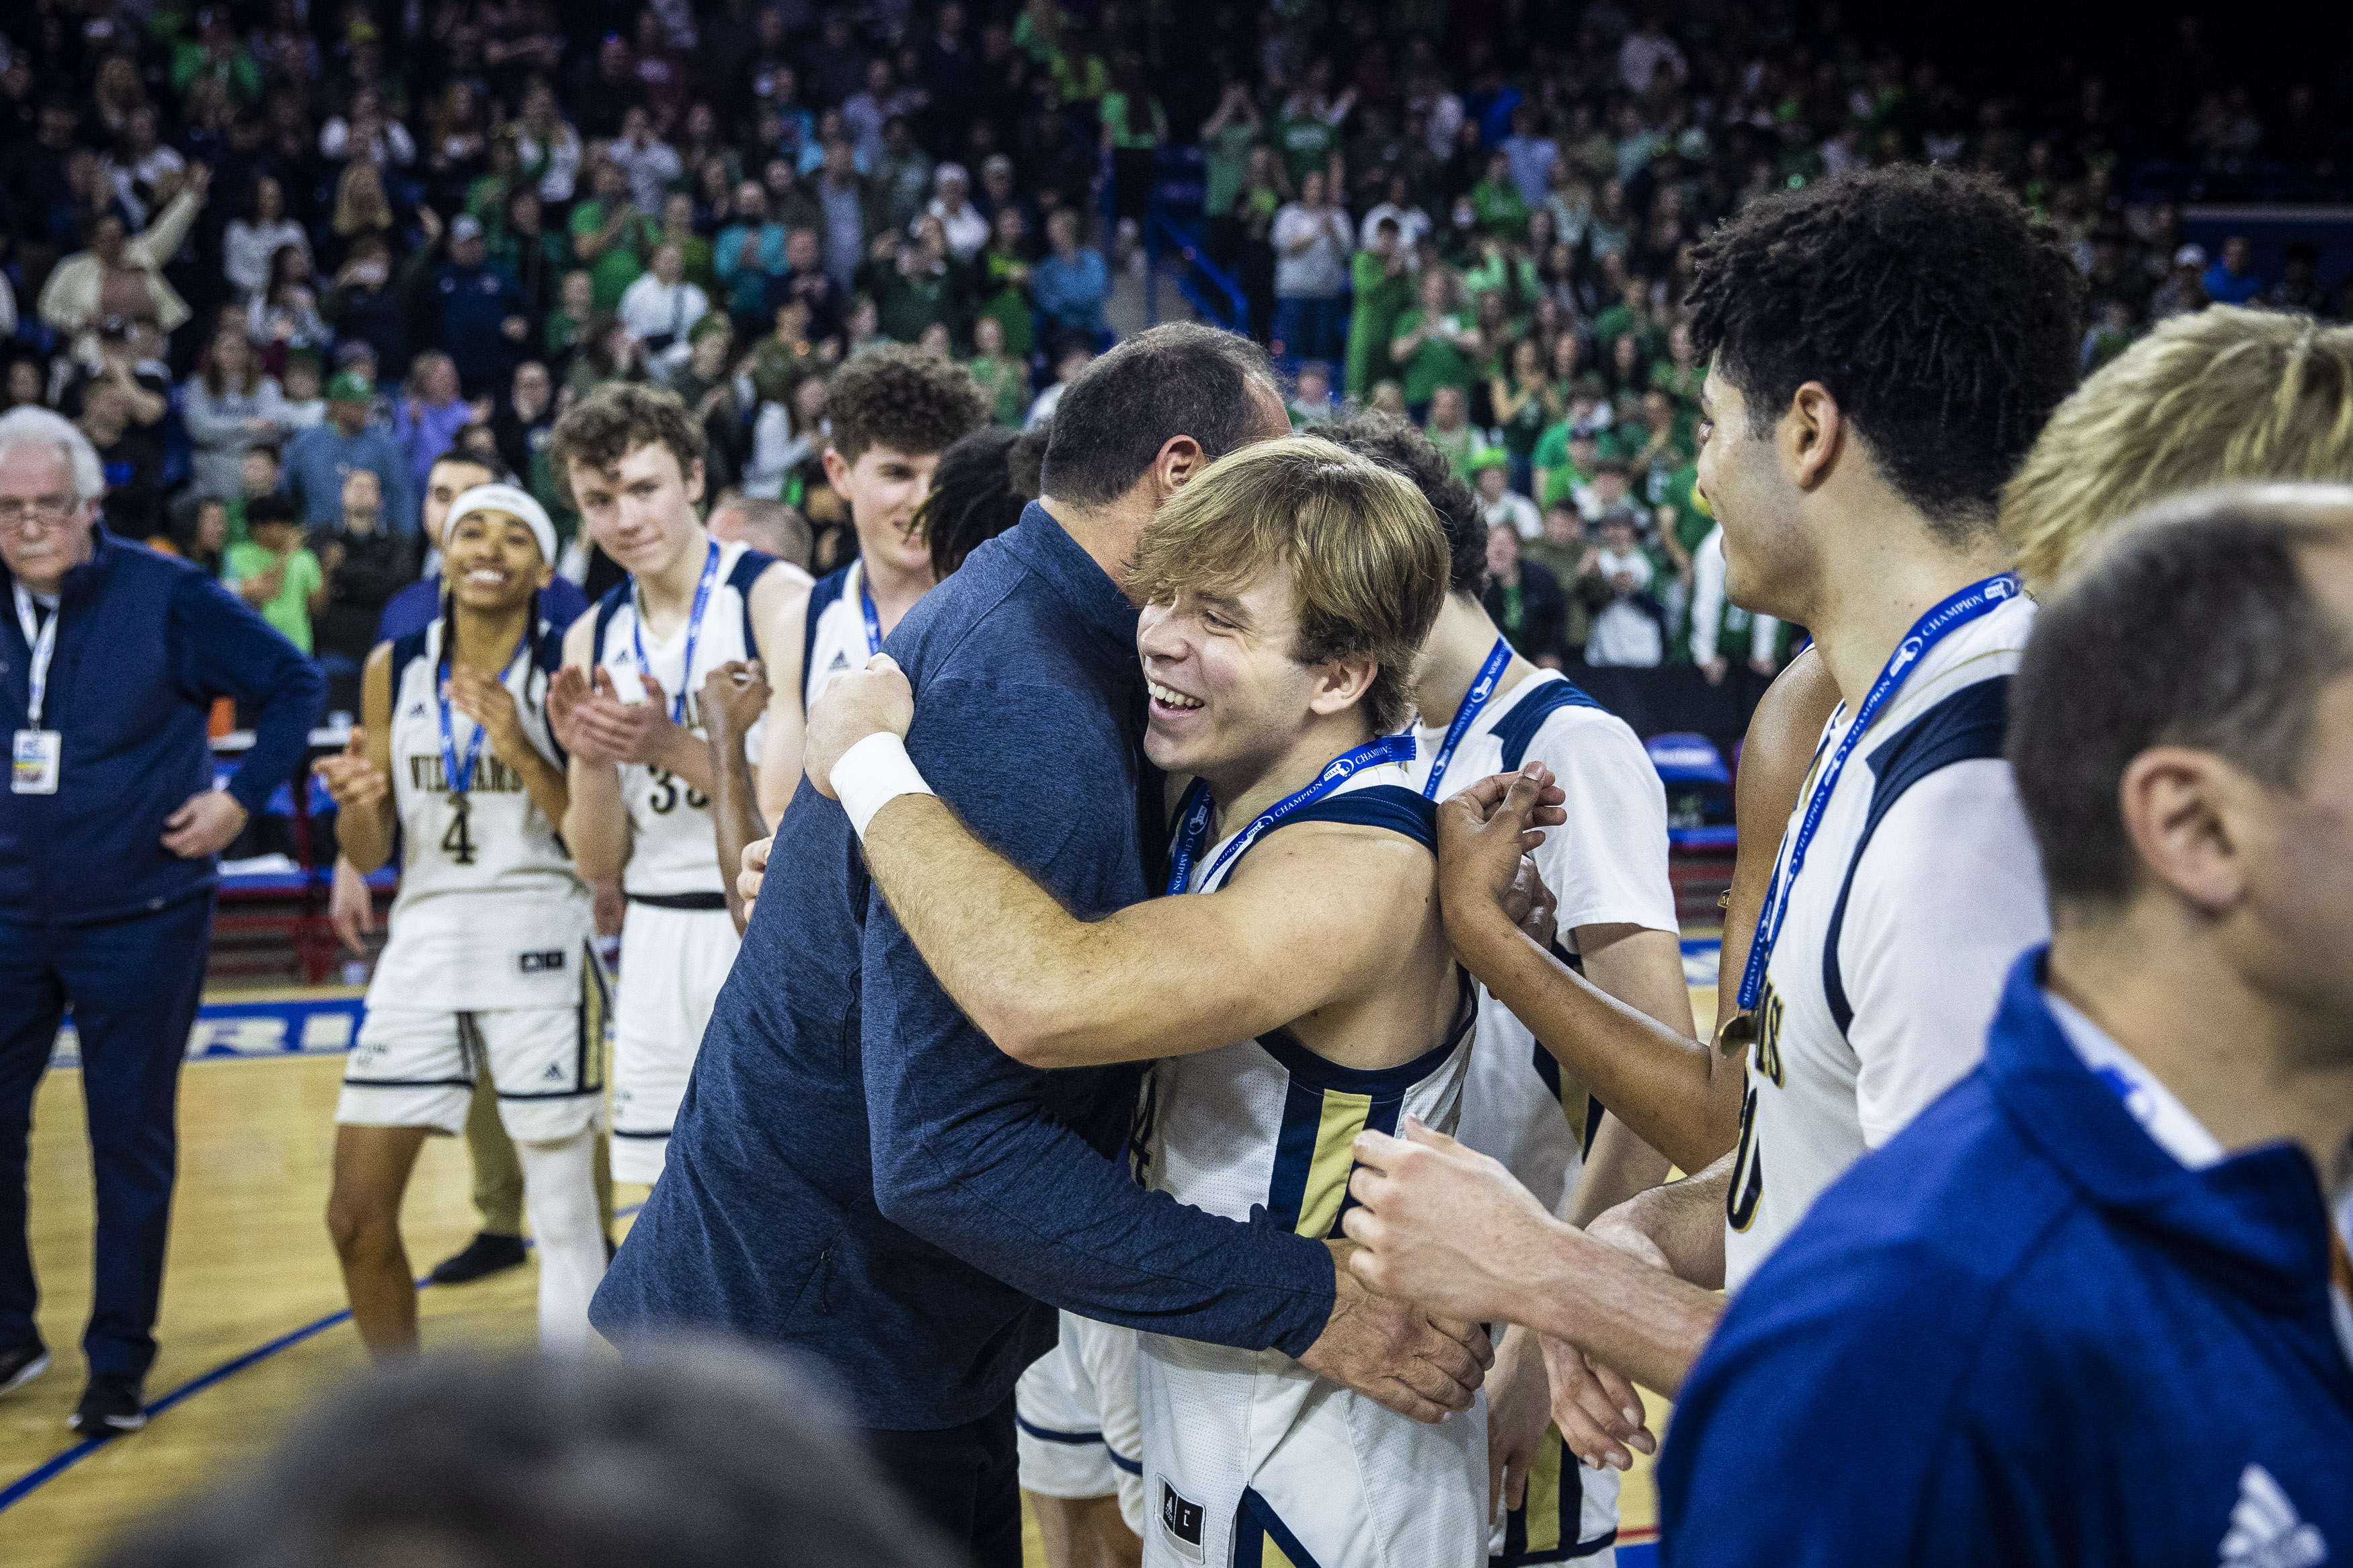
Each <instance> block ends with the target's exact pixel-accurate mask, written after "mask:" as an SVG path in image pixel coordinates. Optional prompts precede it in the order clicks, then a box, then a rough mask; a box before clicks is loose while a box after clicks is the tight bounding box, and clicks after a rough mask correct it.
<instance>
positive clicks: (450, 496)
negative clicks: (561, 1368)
mask: <svg viewBox="0 0 2353 1568" xmlns="http://www.w3.org/2000/svg"><path fill="white" fill-rule="evenodd" d="M505 478H506V475H505V474H504V473H503V472H502V471H501V468H500V467H499V464H498V461H497V459H496V458H486V457H484V456H482V455H481V454H480V453H479V452H469V451H466V450H464V449H462V448H460V447H451V448H450V449H449V450H448V451H447V452H444V453H442V454H441V456H439V457H438V458H435V459H434V460H433V467H432V468H430V469H429V470H427V473H426V476H425V489H424V492H423V495H422V498H421V500H420V501H419V503H418V507H417V511H418V522H419V525H420V526H421V527H422V529H423V531H424V535H425V542H426V547H427V549H428V550H431V551H433V552H435V553H436V554H438V553H439V552H440V551H441V550H442V548H443V545H444V543H445V540H444V539H443V537H442V536H443V533H444V532H445V531H446V530H447V529H448V523H449V507H450V503H452V502H453V501H455V500H457V499H458V498H459V496H461V495H463V494H465V493H466V491H468V490H470V489H473V488H474V487H475V486H477V485H488V484H495V483H499V482H501V481H502V480H503V479H505ZM442 608H443V605H442V587H441V574H440V572H439V570H438V567H437V569H436V570H435V571H434V572H432V573H431V574H428V575H427V576H425V577H423V578H421V579H419V580H418V581H417V582H415V583H411V584H408V586H406V587H405V588H403V589H401V590H400V592H398V593H397V594H395V595H393V596H392V597H391V598H390V599H388V600H386V601H385V606H384V611H383V613H382V614H381V615H380V616H378V617H377V619H376V631H375V635H376V640H377V641H379V642H397V641H398V640H399V639H400V638H402V637H406V636H408V635H409V634H410V633H412V632H417V631H422V630H423V629H424V628H425V626H427V623H429V622H430V621H432V620H433V619H434V617H435V616H438V615H440V614H441V612H442ZM587 608H588V601H587V600H586V599H585V598H583V597H581V595H580V590H579V589H578V588H577V587H575V586H574V585H573V584H572V583H571V582H570V581H568V580H567V579H565V578H564V577H562V576H560V575H558V576H551V577H550V578H549V579H548V583H547V586H546V587H545V588H543V589H542V590H541V591H540V595H539V613H540V615H541V616H543V617H545V618H546V619H547V620H549V621H552V622H553V623H554V626H555V628H556V630H558V631H559V632H560V631H562V630H563V629H564V628H565V627H566V626H570V625H571V624H572V623H573V621H574V620H575V619H577V618H578V617H579V616H581V615H582V614H584V613H585V612H586V610H587ZM327 912H328V915H329V917H330V918H331V919H332V921H333V922H334V927H335V934H336V935H337V936H339V937H341V938H342V939H343V945H344V946H345V947H348V948H349V949H351V951H352V952H355V953H358V952H366V950H367V944H366V941H365V937H366V935H367V933H368V932H370V931H375V900H374V899H373V897H372V896H371V895H370V894H369V892H368V886H367V883H366V882H365V881H364V879H362V878H361V876H360V874H359V873H358V872H357V871H356V870H354V869H353V868H352V864H351V862H350V861H349V860H348V859H345V858H343V857H342V856H338V857H336V859H335V875H334V881H333V885H332V891H331V892H330V894H329V895H328V909H327ZM597 1139H598V1143H599V1148H598V1152H597V1158H596V1196H597V1203H598V1205H600V1207H601V1208H602V1210H603V1213H604V1216H605V1223H606V1226H607V1229H610V1227H611V1225H612V1218H613V1184H612V1179H611V1177H610V1176H609V1175H607V1173H606V1162H605V1157H604V1152H603V1149H602V1143H603V1139H604V1133H603V1132H602V1131H599V1132H598V1133H597ZM466 1153H467V1156H468V1158H469V1159H470V1160H471V1161H472V1163H473V1167H474V1207H475V1208H476V1210H477V1211H479V1212H480V1215H481V1216H482V1228H481V1229H480V1231H478V1232H476V1233H475V1236H474V1239H473V1240H471V1241H470V1242H468V1243H467V1244H466V1245H465V1247H462V1248H460V1249H459V1251H457V1252H455V1253H453V1254H451V1255H450V1256H449V1257H448V1258H443V1259H442V1260H441V1261H440V1262H438V1263H437V1264H435V1265H434V1266H433V1268H432V1271H431V1279H432V1280H433V1283H435V1284H436V1285H463V1284H467V1283H469V1282H470V1281H472V1280H476V1279H482V1278H483V1277H485V1276H486V1275H491V1274H496V1273H498V1272H499V1271H501V1269H506V1268H519V1267H521V1266H522V1260H523V1245H522V1165H520V1164H519V1163H517V1162H516V1160H515V1152H514V1145H513V1143H512V1142H510V1141H509V1140H508V1138H507V1135H506V1131H505V1128H504V1127H503V1126H502V1125H501V1122H500V1121H499V1100H498V1092H497V1090H496V1089H494V1088H492V1086H491V1082H490V1080H489V1079H488V1078H487V1077H486V1078H484V1079H481V1080H480V1083H479V1084H478V1086H477V1088H476V1090H475V1094H474V1109H473V1112H472V1114H470V1116H468V1117H467V1119H466Z"/></svg>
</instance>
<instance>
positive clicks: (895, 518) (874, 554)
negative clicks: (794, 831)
mask: <svg viewBox="0 0 2353 1568" xmlns="http://www.w3.org/2000/svg"><path fill="white" fill-rule="evenodd" d="M825 413H826V427H827V439H826V448H825V476H826V479H828V481H829V482H830V483H831V484H832V486H833V488H834V489H836V490H838V491H839V492H840V493H841V495H842V496H843V497H844V498H845V499H847V500H849V521H850V524H851V526H852V527H853V528H854V529H856V531H857V533H858V555H857V558H856V559H854V560H853V561H851V562H850V563H849V564H848V565H847V566H844V567H842V568H841V569H840V570H839V571H838V572H834V573H832V574H828V575H827V576H826V577H823V578H821V579H819V580H818V584H817V586H816V587H815V588H814V589H812V590H811V591H810V592H809V594H808V595H807V605H806V608H802V607H800V606H796V607H795V610H794V612H793V613H792V614H791V616H789V618H788V621H787V623H786V626H785V640H784V645H783V647H781V648H780V649H779V653H780V655H781V657H780V658H775V659H771V660H769V662H768V664H767V678H768V684H769V686H770V687H771V688H773V689H774V691H775V696H774V698H773V699H772V700H771V702H770V704H769V719H768V726H767V733H766V736H765V740H764V742H763V743H762V745H761V749H760V764H761V777H762V779H763V780H765V783H763V784H761V786H760V792H759V800H760V815H761V816H764V817H765V818H766V819H767V820H768V821H769V822H771V823H773V822H775V821H776V819H777V818H779V817H781V816H784V814H785V807H786V806H787V805H791V804H792V798H793V791H794V790H795V789H797V787H799V784H800V777H801V728H802V722H803V721H802V715H804V714H805V713H807V711H808V704H809V703H811V702H813V701H815V700H817V697H818V693H819V692H821V691H823V690H824V689H825V688H826V683H827V682H828V681H830V680H831V679H833V678H834V677H836V676H838V675H841V674H844V673H846V672H848V671H850V670H854V669H862V668H865V666H866V661H867V660H868V659H870V658H872V657H873V656H874V655H876V654H878V653H880V652H881V651H882V639H883V638H885V637H889V636H890V635H891V633H892V628H894V627H896V626H898V624H899V618H900V617H901V616H904V615H905V614H906V613H907V612H908V611H909V610H910V609H913V607H914V604H915V601H916V600H918V599H920V598H922V597H923V595H925V594H927V593H929V592H930V591H931V589H932V586H933V584H935V583H937V582H938V581H939V574H937V573H936V572H935V571H934V569H933V565H932V553H931V549H930V546H929V544H928V543H927V542H925V540H924V538H923V530H922V529H921V528H920V527H918V526H917V524H916V521H915V518H916V513H917V511H918V510H919V509H921V508H922V506H923V498H924V497H925V496H926V495H927V494H929V493H930V491H931V488H932V472H933V470H934V468H937V467H938V465H939V461H940V455H941V454H942V453H943V452H945V451H946V450H947V449H948V447H951V446H954V445H955V442H956V441H957V440H959V439H960V438H962V437H965V436H966V435H969V434H970V433H971V432H973V431H975V430H977V429H980V428H981V427H982V426H985V425H987V423H988V420H989V415H988V400H987V398H986V397H985V396H983V395H982V394H981V391H980V388H979V387H978V386H977V385H976V384H975V383H974V382H973V379H972V377H971V376H969V375H967V374H965V372H964V371H963V369H962V368H960V367H959V366H957V365H955V363H951V362H950V361H947V360H938V359H933V358H932V357H930V356H929V355H927V354H923V353H918V352H916V351H915V350H914V349H912V348H907V347H903V346H900V345H895V344H894V345H892V346H890V347H887V348H881V349H877V350H875V351H874V352H873V353H867V354H860V356H859V357H858V358H856V359H854V360H852V361H851V362H850V363H848V364H846V365H844V366H843V367H842V368H841V369H840V370H839V371H838V372H836V373H835V374H834V377H833V379H832V381H831V382H829V383H828V384H827V386H826V389H825ZM731 864H732V862H731Z"/></svg>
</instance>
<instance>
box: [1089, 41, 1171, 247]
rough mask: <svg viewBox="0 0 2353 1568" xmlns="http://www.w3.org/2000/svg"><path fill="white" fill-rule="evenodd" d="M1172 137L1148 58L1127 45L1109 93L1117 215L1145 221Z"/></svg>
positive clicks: (1107, 130)
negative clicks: (1148, 73) (1163, 149)
mask: <svg viewBox="0 0 2353 1568" xmlns="http://www.w3.org/2000/svg"><path fill="white" fill-rule="evenodd" d="M1167 140H1168V111H1167V110H1166V109H1164V108H1162V107H1161V104H1160V100H1159V99H1158V98H1156V97H1155V96H1154V94H1153V92H1152V89H1151V88H1150V87H1149V86H1148V85H1147V84H1146V83H1145V77H1144V59H1143V57H1142V56H1140V55H1138V54H1136V53H1135V51H1134V50H1133V49H1122V50H1120V51H1119V53H1118V54H1117V55H1115V56H1114V57H1113V59H1112V66H1111V90H1110V91H1108V92H1106V93H1104V94H1103V153H1104V154H1105V155H1106V156H1108V157H1109V158H1110V159H1111V178H1112V197H1113V202H1114V204H1115V208H1116V216H1120V217H1124V218H1134V219H1135V220H1136V221H1137V222H1139V223H1140V222H1142V221H1143V219H1144V216H1145V213H1146V212H1148V211H1149V210H1150V209H1151V206H1152V185H1153V181H1154V177H1155V174H1156V173H1157V171H1158V166H1159V153H1160V145H1161V143H1162V142H1166V141H1167Z"/></svg>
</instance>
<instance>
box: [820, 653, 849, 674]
mask: <svg viewBox="0 0 2353 1568" xmlns="http://www.w3.org/2000/svg"><path fill="white" fill-rule="evenodd" d="M848 668H849V655H847V654H845V653H843V652H842V651H841V650H840V649H839V648H836V649H834V650H833V662H832V663H831V664H828V665H827V666H826V667H825V672H826V673H827V674H828V675H831V674H833V673H834V672H835V671H836V670H840V669H848Z"/></svg>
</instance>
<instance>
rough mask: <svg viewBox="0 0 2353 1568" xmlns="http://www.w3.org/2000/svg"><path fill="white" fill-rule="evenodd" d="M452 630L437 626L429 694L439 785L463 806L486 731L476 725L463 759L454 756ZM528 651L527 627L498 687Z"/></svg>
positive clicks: (501, 676)
mask: <svg viewBox="0 0 2353 1568" xmlns="http://www.w3.org/2000/svg"><path fill="white" fill-rule="evenodd" d="M456 630H457V628H456V627H455V626H451V625H450V624H449V623H448V622H447V621H444V622H442V623H441V658H440V660H439V662H438V664H437V665H436V667H435V668H434V671H433V678H434V679H433V690H434V695H435V697H436V698H437V699H438V701H439V702H440V704H441V782H442V784H444V785H445V786H447V787H448V791H449V795H450V798H451V799H452V801H454V802H455V803H456V804H458V805H464V804H465V800H466V795H467V792H469V791H470V790H471V789H472V788H473V787H474V766H475V764H476V763H480V761H481V760H482V740H483V737H484V736H486V735H488V734H489V733H490V731H487V730H485V729H483V728H482V727H481V726H480V724H477V725H475V726H474V733H473V735H472V736H471V738H470V739H469V740H468V741H467V742H466V754H465V756H464V757H462V758H461V757H459V755H458V739H457V736H456V734H455V732H454V726H452V724H451V723H450V721H449V679H448V670H449V667H450V666H451V665H452V664H453V663H455V662H456V660H455V658H453V657H452V655H451V653H450V649H449V641H450V637H451V636H452V635H453V634H454V633H455V631H456ZM530 648H531V627H530V626H524V627H523V630H522V637H520V638H518V639H516V642H515V650H514V652H512V653H511V654H509V655H507V661H506V663H505V664H504V665H503V666H502V667H501V668H500V670H499V681H500V683H501V685H503V684H504V683H505V681H506V678H507V672H508V671H509V670H511V669H512V668H514V666H515V660H517V659H519V658H522V656H523V655H524V654H525V653H526V652H528V651H529V650H530Z"/></svg>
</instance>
